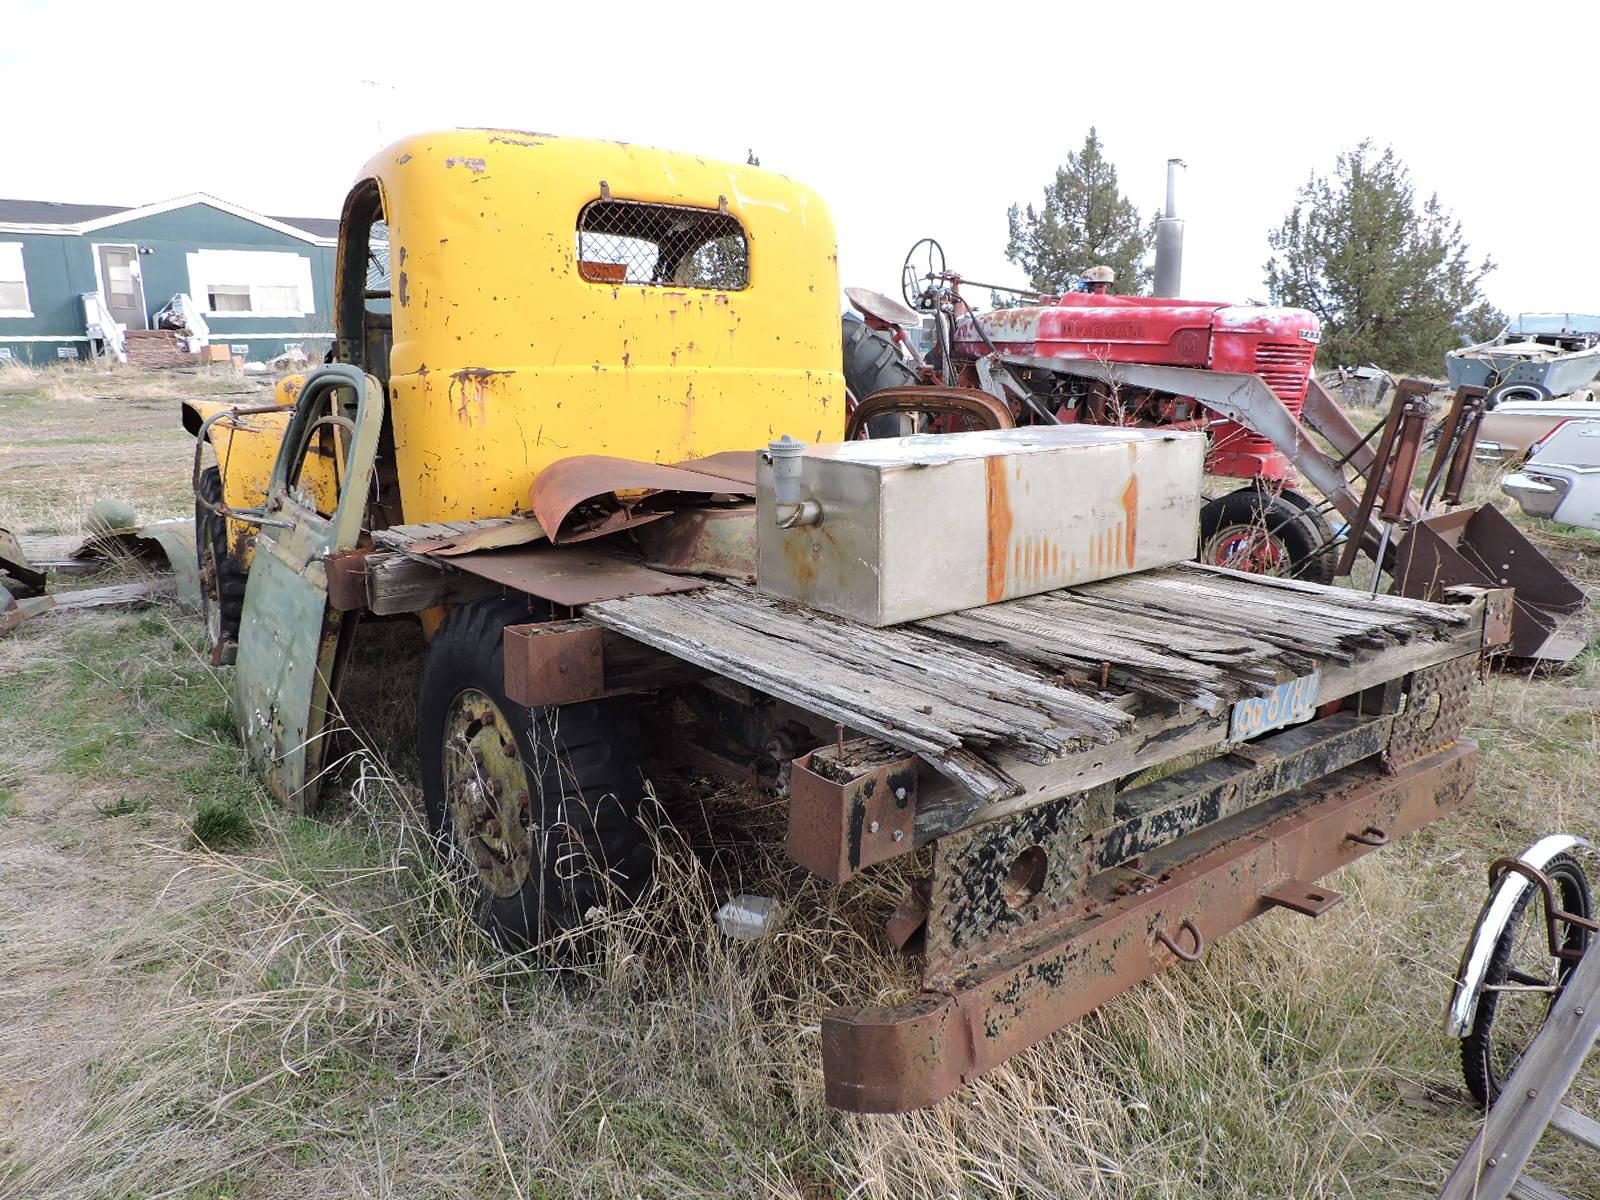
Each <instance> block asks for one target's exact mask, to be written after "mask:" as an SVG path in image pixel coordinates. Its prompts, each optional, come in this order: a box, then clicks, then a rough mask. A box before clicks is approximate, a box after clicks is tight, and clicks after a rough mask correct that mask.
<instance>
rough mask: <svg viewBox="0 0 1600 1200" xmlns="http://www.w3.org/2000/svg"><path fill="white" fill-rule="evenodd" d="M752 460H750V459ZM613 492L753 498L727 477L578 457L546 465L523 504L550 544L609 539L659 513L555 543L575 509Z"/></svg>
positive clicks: (750, 490) (749, 489) (749, 488)
mask: <svg viewBox="0 0 1600 1200" xmlns="http://www.w3.org/2000/svg"><path fill="white" fill-rule="evenodd" d="M752 458H753V456H752ZM614 492H691V493H697V494H700V495H705V496H711V495H727V494H729V493H733V494H736V495H746V496H748V495H754V494H755V485H754V483H753V482H751V483H745V482H743V481H742V480H739V479H733V478H729V477H728V476H727V475H717V474H708V473H706V472H702V471H697V470H691V469H689V468H688V467H682V466H680V467H672V466H667V465H666V464H664V463H646V462H635V461H634V460H632V459H627V458H613V457H611V456H610V455H605V454H578V455H574V456H573V457H571V458H563V459H561V460H560V461H559V462H555V463H552V464H551V465H550V466H548V467H546V468H545V469H544V470H543V471H541V472H539V475H538V476H537V477H536V478H535V479H534V481H533V486H532V487H531V488H530V489H529V493H528V498H529V500H530V502H531V504H532V507H533V515H534V516H536V517H537V518H538V519H539V524H540V525H541V526H542V527H543V528H544V531H545V534H546V535H547V536H548V537H549V538H550V541H551V542H552V543H558V542H563V541H566V542H571V541H581V540H584V539H585V538H586V537H588V536H593V535H594V534H595V533H596V532H604V533H614V532H616V531H618V530H620V529H624V528H627V527H628V526H630V525H633V524H638V523H639V521H640V520H641V519H649V520H655V519H657V518H658V517H660V516H665V515H666V514H665V513H651V514H648V515H641V517H632V518H623V519H619V520H615V521H611V520H608V521H607V522H605V524H604V526H603V528H602V529H601V530H599V531H595V530H589V531H583V532H581V533H576V534H575V533H574V532H572V531H569V532H568V533H567V536H566V537H564V538H563V537H561V536H560V533H561V523H562V522H563V521H565V520H566V519H567V516H568V514H570V513H571V512H572V510H573V509H575V508H577V507H578V506H579V505H580V504H582V503H584V502H585V501H588V500H594V499H597V498H599V497H601V496H609V495H611V494H612V493H614Z"/></svg>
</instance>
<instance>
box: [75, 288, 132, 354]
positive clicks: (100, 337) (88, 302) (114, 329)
mask: <svg viewBox="0 0 1600 1200" xmlns="http://www.w3.org/2000/svg"><path fill="white" fill-rule="evenodd" d="M83 329H84V332H85V333H87V334H88V335H89V353H90V355H92V356H93V357H95V358H107V357H108V358H114V359H116V361H117V362H119V363H125V362H127V361H128V345H127V340H126V339H125V338H124V337H123V328H122V326H121V325H118V324H117V322H116V320H115V319H114V318H113V317H112V315H111V313H110V310H108V309H107V308H106V304H105V301H104V300H102V299H101V298H100V293H99V292H84V293H83ZM97 344H98V347H99V348H98V349H97Z"/></svg>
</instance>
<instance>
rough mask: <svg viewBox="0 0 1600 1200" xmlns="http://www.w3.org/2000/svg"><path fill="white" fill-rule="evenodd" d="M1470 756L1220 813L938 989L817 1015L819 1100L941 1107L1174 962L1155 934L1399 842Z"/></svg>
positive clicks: (1214, 926)
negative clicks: (1069, 914) (1369, 838)
mask: <svg viewBox="0 0 1600 1200" xmlns="http://www.w3.org/2000/svg"><path fill="white" fill-rule="evenodd" d="M1476 762H1477V752H1476V747H1475V746H1473V744H1472V743H1470V742H1465V741H1463V742H1461V743H1459V744H1458V745H1457V746H1455V747H1454V748H1452V749H1450V750H1446V751H1443V752H1441V753H1440V754H1437V755H1435V756H1433V757H1432V758H1428V759H1425V760H1423V761H1421V762H1417V763H1413V764H1411V765H1410V766H1407V767H1405V768H1402V769H1401V770H1400V771H1399V773H1398V774H1394V775H1386V774H1384V773H1383V771H1382V769H1381V768H1380V767H1378V766H1376V765H1372V764H1365V765H1363V766H1360V767H1355V768H1351V769H1349V770H1346V771H1343V772H1340V773H1339V774H1338V775H1336V776H1334V777H1333V778H1331V779H1328V780H1325V781H1323V782H1322V783H1320V784H1319V785H1317V786H1316V787H1314V788H1310V789H1307V790H1306V791H1304V792H1302V793H1300V794H1299V795H1297V796H1293V797H1286V798H1284V799H1283V800H1282V801H1279V802H1274V803H1272V804H1268V805H1263V806H1262V809H1263V812H1262V815H1261V819H1260V822H1259V823H1249V822H1243V823H1241V822H1238V821H1234V822H1229V823H1228V825H1227V827H1226V828H1220V829H1212V830H1207V831H1203V832H1202V833H1200V834H1198V835H1196V837H1195V838H1194V839H1191V840H1189V841H1188V842H1186V843H1180V844H1178V845H1176V846H1174V847H1171V848H1169V850H1168V851H1166V852H1165V853H1163V854H1161V855H1155V856H1152V858H1151V860H1150V861H1148V862H1147V863H1146V864H1145V872H1144V873H1137V872H1131V871H1126V870H1120V869H1119V870H1117V871H1112V872H1107V873H1106V876H1107V877H1106V878H1105V879H1103V880H1100V879H1097V880H1096V881H1094V886H1093V887H1092V888H1091V892H1092V893H1093V894H1092V895H1091V898H1090V900H1089V901H1088V902H1087V904H1086V905H1085V907H1084V910H1083V915H1082V919H1081V920H1079V921H1077V922H1075V923H1074V924H1073V925H1072V926H1070V927H1069V928H1068V929H1067V930H1066V931H1065V932H1064V933H1062V934H1060V935H1058V936H1055V937H1051V938H1048V939H1043V940H1041V941H1039V942H1037V943H1034V944H1031V945H1027V946H1023V947H1019V948H1018V949H1017V950H1016V951H1014V952H1013V953H1012V954H1011V955H1010V956H1009V957H1008V958H1007V959H1005V960H1003V961H1002V962H1000V963H997V964H995V965H994V966H992V967H990V968H988V969H986V970H984V971H982V972H981V973H974V974H973V975H972V976H971V977H969V978H964V979H962V980H960V981H959V984H958V986H957V987H956V988H955V989H954V990H952V991H950V992H947V993H945V994H942V995H932V994H924V995H922V996H919V997H918V998H916V999H915V1000H912V1001H910V1002H909V1003H907V1004H903V1005H897V1006H893V1007H886V1008H878V1007H872V1008H854V1007H842V1008H835V1009H834V1010H832V1011H831V1012H830V1013H828V1014H827V1015H826V1016H825V1017H824V1018H823V1022H822V1056H823V1072H824V1077H825V1083H826V1098H827V1101H828V1103H829V1104H830V1105H832V1106H834V1107H836V1108H842V1109H847V1110H850V1111H854V1112H903V1111H906V1110H909V1109H914V1108H922V1107H926V1106H928V1105H931V1104H935V1103H937V1102H938V1101H939V1100H941V1099H943V1098H944V1097H945V1096H948V1095H949V1094H950V1093H951V1092H953V1091H955V1090H956V1088H958V1087H960V1086H961V1084H963V1083H964V1082H967V1081H970V1080H971V1079H973V1078H975V1077H976V1076H978V1075H981V1074H983V1073H984V1072H986V1071H989V1070H992V1069H993V1068H994V1067H996V1066H998V1065H999V1064H1001V1063H1002V1062H1004V1061H1005V1060H1006V1059H1007V1058H1009V1057H1011V1056H1012V1055H1013V1054H1016V1053H1017V1052H1018V1051H1020V1050H1023V1049H1025V1048H1026V1047H1028V1046H1031V1045H1033V1044H1034V1043H1036V1042H1038V1041H1040V1040H1041V1039H1043V1038H1045V1037H1047V1036H1049V1035H1050V1034H1051V1033H1053V1032H1055V1031H1056V1030H1058V1029H1060V1028H1061V1027H1062V1026H1063V1025H1066V1024H1068V1023H1069V1022H1071V1021H1074V1020H1077V1019H1078V1018H1079V1017H1081V1016H1083V1015H1084V1014H1086V1013H1088V1012H1091V1011H1092V1010H1094V1009H1095V1008H1097V1007H1099V1006H1100V1005H1101V1004H1104V1003H1105V1002H1106V1001H1107V1000H1109V999H1111V998H1112V997H1113V996H1116V995H1117V994H1119V993H1121V992H1123V991H1125V990H1127V989H1128V988H1129V987H1131V986H1133V985H1134V984H1135V983H1137V982H1139V981H1140V980H1143V979H1147V978H1149V977H1150V976H1151V975H1153V974H1155V973H1156V972H1157V971H1159V970H1162V969H1164V968H1165V967H1167V966H1169V965H1171V963H1172V962H1173V961H1175V955H1174V953H1173V951H1172V950H1171V949H1168V948H1167V945H1166V942H1171V943H1172V944H1173V945H1175V946H1176V947H1178V949H1180V950H1183V951H1184V952H1186V953H1193V951H1194V949H1196V948H1198V947H1203V946H1204V945H1205V944H1206V943H1209V942H1211V941H1214V940H1215V939H1216V938H1217V937H1220V936H1221V935H1222V934H1224V933H1227V932H1228V931H1230V930H1232V929H1235V928H1237V927H1238V926H1240V925H1242V924H1244V923H1245V922H1246V921H1249V920H1251V919H1253V918H1255V917H1257V916H1260V915H1261V914H1262V913H1263V912H1265V911H1267V910H1268V909H1269V908H1271V907H1273V901H1271V900H1269V899H1268V898H1267V895H1268V893H1270V892H1273V891H1274V890H1276V889H1279V888H1281V887H1282V886H1284V885H1285V883H1286V881H1289V880H1296V881H1310V880H1315V879H1318V878H1320V877H1322V876H1323V875H1326V874H1327V873H1328V872H1330V871H1333V870H1336V869H1338V868H1339V867H1342V866H1344V865H1346V864H1347V863H1350V862H1353V861H1354V860H1355V859H1357V858H1360V857H1361V856H1362V855H1364V854H1367V853H1370V852H1371V847H1370V846H1368V845H1365V844H1363V843H1362V842H1358V841H1354V840H1352V839H1351V837H1350V835H1351V834H1353V833H1360V832H1361V831H1362V830H1364V829H1368V828H1374V829H1380V830H1382V831H1384V832H1386V833H1387V834H1388V835H1390V836H1397V835H1400V834H1403V833H1407V832H1410V831H1412V830H1414V829H1417V828H1419V827H1421V826H1422V825H1425V824H1427V823H1428V822H1430V821H1433V820H1436V819H1437V818H1439V817H1441V816H1444V815H1445V814H1447V813H1449V812H1451V811H1452V810H1454V809H1456V808H1458V807H1460V805H1461V804H1463V803H1464V802H1465V801H1466V800H1467V798H1468V797H1469V796H1470V795H1471V793H1472V784H1473V778H1474V773H1475V769H1476ZM1119 885H1120V888H1121V890H1120V891H1119V890H1118V888H1119ZM1183 931H1192V932H1183ZM1163 935H1165V939H1164V940H1163Z"/></svg>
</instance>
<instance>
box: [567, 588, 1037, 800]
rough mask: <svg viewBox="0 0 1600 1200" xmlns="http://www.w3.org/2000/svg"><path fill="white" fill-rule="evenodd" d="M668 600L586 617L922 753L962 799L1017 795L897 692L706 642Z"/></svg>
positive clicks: (805, 658) (781, 657)
mask: <svg viewBox="0 0 1600 1200" xmlns="http://www.w3.org/2000/svg"><path fill="white" fill-rule="evenodd" d="M709 590H710V589H708V591H709ZM703 594H704V593H696V595H697V596H698V595H703ZM668 599H669V598H667V597H660V596H636V597H633V598H632V599H629V600H611V601H602V602H600V603H596V604H590V605H587V606H585V608H584V615H585V616H587V617H589V619H590V620H592V621H594V622H595V623H596V624H598V625H602V626H604V627H606V628H608V629H614V630H616V631H617V632H618V633H622V634H626V635H627V636H629V637H632V638H634V639H635V640H637V641H641V642H644V643H645V644H646V645H650V646H655V647H656V648H657V649H660V650H665V651H667V652H668V653H670V654H675V655H677V656H678V657H679V658H683V659H686V660H688V661H689V662H693V663H698V664H699V665H701V666H704V667H707V668H709V669H710V670H712V671H715V672H716V673H717V674H719V675H724V676H726V677H728V678H730V679H734V680H737V681H738V682H740V683H743V684H746V685H747V686H749V687H752V688H755V689H756V690H757V691H759V692H762V693H763V694H765V695H769V696H775V697H777V698H778V699H780V700H786V701H788V702H789V703H791V704H795V705H797V706H799V707H801V708H803V709H806V710H807V711H809V712H814V713H817V714H818V715H819V716H822V717H825V718H827V719H828V720H830V721H836V722H838V723H839V724H841V725H845V726H847V727H848V728H851V729H857V730H861V731H863V732H866V733H872V734H875V735H876V736H878V737H880V738H882V739H883V740H884V741H886V742H888V743H889V744H890V745H893V746H899V747H901V748H902V749H906V750H910V751H912V752H913V753H917V754H920V755H922V756H923V759H924V760H925V761H926V762H927V763H928V764H929V765H930V766H932V767H933V768H934V769H935V770H936V771H938V772H940V773H941V774H943V775H945V776H946V777H947V778H949V779H951V780H952V781H953V783H954V785H955V786H956V788H957V789H958V790H960V791H961V792H962V793H963V794H973V793H975V794H977V795H981V796H985V797H987V798H992V799H1000V798H1001V797H1003V796H1006V795H1010V794H1012V793H1013V792H1015V790H1016V784H1015V783H1014V782H1013V781H1012V780H1011V779H1009V778H1008V777H1007V776H1006V775H1005V774H1004V773H1002V772H1000V771H997V770H995V769H994V768H993V767H991V766H989V765H988V764H987V763H984V762H982V761H981V760H977V759H976V758H975V757H974V756H972V755H971V754H970V752H964V748H963V745H962V741H961V738H960V737H959V736H958V735H957V734H955V733H952V732H951V731H950V729H948V728H947V727H944V726H941V725H939V724H937V723H935V722H933V721H931V720H929V719H927V717H925V716H922V715H921V714H915V713H913V714H911V717H912V718H913V719H906V714H905V711H904V706H903V703H897V701H898V700H900V699H901V697H902V693H900V692H899V691H898V690H895V689H888V688H886V687H884V685H882V684H876V683H874V681H872V680H871V679H865V680H858V681H856V686H855V687H854V688H846V689H840V688H839V686H838V683H837V681H835V680H832V679H829V678H826V677H822V675H821V672H820V671H819V665H820V664H819V662H818V658H817V656H816V655H815V654H807V653H805V652H804V651H803V650H800V649H798V648H790V647H786V646H784V645H783V644H782V643H773V644H769V645H765V646H763V645H762V644H761V642H760V641H759V640H758V639H756V638H755V637H753V636H751V635H748V634H746V633H744V632H743V631H739V632H737V633H735V634H733V635H730V636H729V637H728V638H725V639H721V640H722V642H723V644H722V645H715V644H711V643H709V642H708V641H706V640H705V637H706V632H707V629H706V623H705V622H700V623H699V624H698V625H696V626H692V627H691V628H689V629H686V630H680V629H679V628H677V624H678V622H676V621H674V620H673V619H672V618H674V617H681V613H680V612H678V611H676V607H675V606H674V605H671V604H670V603H663V601H665V600H668ZM730 643H731V644H730ZM891 714H892V715H891Z"/></svg>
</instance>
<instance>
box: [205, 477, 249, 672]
mask: <svg viewBox="0 0 1600 1200" xmlns="http://www.w3.org/2000/svg"><path fill="white" fill-rule="evenodd" d="M221 503H222V473H221V471H219V470H218V469H217V468H216V467H207V468H206V469H205V470H204V471H201V472H200V490H199V493H198V495H197V496H196V499H195V503H194V548H195V555H196V557H197V558H198V559H199V564H200V608H201V611H202V613H203V614H204V616H205V624H206V640H207V641H208V642H209V643H210V649H211V651H212V653H213V655H215V654H216V651H217V648H218V647H219V646H226V645H228V644H229V643H237V642H238V640H239V626H240V623H241V622H242V621H243V619H244V589H245V584H246V583H248V582H249V572H248V571H246V570H245V567H244V565H243V564H242V563H241V562H240V561H239V559H238V558H237V557H236V556H235V555H233V554H231V553H230V552H229V550H228V522H227V519H226V518H224V517H221V516H218V515H217V513H216V512H215V511H214V508H213V506H215V505H218V504H221ZM213 661H216V659H213Z"/></svg>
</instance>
